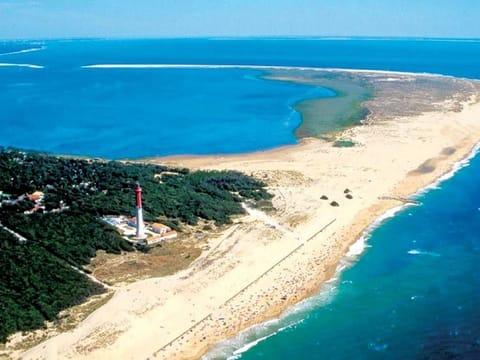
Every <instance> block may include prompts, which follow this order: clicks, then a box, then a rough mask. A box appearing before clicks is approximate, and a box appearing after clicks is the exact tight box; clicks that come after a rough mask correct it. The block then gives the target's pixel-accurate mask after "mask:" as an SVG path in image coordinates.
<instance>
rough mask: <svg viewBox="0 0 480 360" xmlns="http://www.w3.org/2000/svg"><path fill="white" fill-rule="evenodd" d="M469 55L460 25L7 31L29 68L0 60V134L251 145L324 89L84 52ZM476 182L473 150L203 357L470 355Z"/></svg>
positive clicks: (386, 61)
mask: <svg viewBox="0 0 480 360" xmlns="http://www.w3.org/2000/svg"><path fill="white" fill-rule="evenodd" d="M29 49H38V50H35V51H28V50H29ZM23 50H27V51H26V52H25V51H23ZM22 51H23V52H22ZM8 53H10V54H8ZM2 54H3V55H2ZM479 59H480V41H460V40H457V41H450V40H449V41H445V40H444V41H440V40H398V39H397V40H379V39H373V40H365V39H364V40H361V39H347V40H332V39H328V40H318V39H316V40H298V39H296V40H292V39H290V40H278V39H270V40H258V39H256V40H220V39H218V40H215V39H197V40H191V39H190V40H188V39H183V40H182V39H180V40H76V41H67V40H63V41H37V42H33V41H31V42H3V43H0V64H29V65H36V66H39V68H35V67H33V68H32V67H19V66H0V89H1V91H0V125H1V129H2V131H1V133H0V145H3V146H17V147H23V148H29V149H37V150H44V151H49V152H54V153H68V154H80V155H91V156H101V157H108V158H125V157H145V156H154V155H168V154H189V153H197V154H199V153H202V154H205V153H238V152H245V151H252V150H261V149H267V148H272V147H275V146H279V145H285V144H291V143H295V142H296V141H297V139H295V138H294V136H293V135H292V134H293V131H294V129H295V128H296V127H297V126H298V125H299V123H300V121H301V119H300V116H299V114H297V113H295V112H294V111H293V110H292V106H293V105H294V104H295V102H297V101H298V100H300V99H304V98H310V97H322V96H334V94H332V93H331V92H330V91H327V90H325V89H321V88H315V87H308V86H302V85H296V84H290V83H283V82H275V81H266V80H262V79H261V78H260V75H261V72H259V71H258V70H252V69H161V68H155V69H153V68H143V69H140V68H132V69H126V68H122V69H115V68H105V69H95V68H83V66H87V65H96V64H239V65H282V66H311V67H334V68H355V69H380V70H395V71H409V72H429V73H439V74H444V75H452V76H459V77H467V78H472V79H480V62H479ZM479 121H480V119H479ZM479 184H480V156H476V157H474V158H473V159H471V161H470V162H469V164H468V166H465V167H463V168H462V169H460V170H459V171H458V172H457V173H456V174H455V176H454V177H452V178H450V179H448V180H445V181H444V182H442V183H440V184H439V185H438V186H437V187H434V188H432V189H430V190H428V191H426V192H424V193H423V194H421V195H419V196H418V199H419V201H421V203H422V205H420V206H415V207H407V208H405V209H403V210H401V211H400V212H399V213H397V214H396V216H395V217H392V218H389V219H387V220H385V221H384V222H382V224H381V225H380V226H379V227H377V228H376V229H375V230H373V231H372V232H371V233H370V234H369V235H368V236H367V237H366V245H363V243H362V242H359V243H357V244H356V249H354V250H356V251H352V252H351V253H350V255H349V256H347V257H346V258H345V259H344V261H343V263H342V264H341V265H342V267H345V269H344V270H343V271H338V273H337V275H336V278H335V279H333V280H332V281H331V282H329V283H327V284H326V285H325V286H324V288H323V289H322V290H321V291H320V293H319V294H318V295H317V296H314V297H312V298H311V299H308V300H307V301H305V302H303V303H302V304H300V305H298V306H296V307H295V308H293V309H292V310H290V311H289V312H288V313H287V314H285V316H283V317H282V318H280V319H277V320H273V321H270V322H268V323H266V324H262V325H260V326H257V327H255V328H252V329H251V330H250V331H247V332H245V333H243V334H241V335H239V336H238V337H236V338H234V339H230V340H228V341H226V342H224V343H222V344H221V345H220V346H219V347H217V348H216V349H215V350H214V351H213V352H212V353H211V354H210V355H208V356H207V358H209V359H225V358H230V359H242V360H249V359H267V360H273V359H275V360H277V359H289V360H290V359H480V265H479V264H480V187H479ZM363 247H364V249H363ZM362 249H363V251H362Z"/></svg>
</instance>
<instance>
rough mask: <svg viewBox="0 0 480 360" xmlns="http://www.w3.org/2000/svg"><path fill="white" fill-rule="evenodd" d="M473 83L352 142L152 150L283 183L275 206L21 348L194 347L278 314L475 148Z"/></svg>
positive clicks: (52, 355) (191, 352) (479, 135)
mask: <svg viewBox="0 0 480 360" xmlns="http://www.w3.org/2000/svg"><path fill="white" fill-rule="evenodd" d="M385 76H388V78H389V79H392V78H393V79H395V77H396V76H397V75H395V74H387V75H385ZM409 76H410V77H412V76H413V75H409ZM389 81H393V80H389ZM472 89H474V90H471V92H470V93H469V95H468V96H463V97H462V96H456V97H454V98H452V97H449V98H448V99H444V100H443V101H442V102H441V103H439V104H437V105H436V107H435V109H434V110H429V111H427V112H425V111H423V112H420V113H415V114H410V113H408V114H407V115H404V116H401V115H396V116H394V117H393V116H392V117H390V118H388V119H386V120H382V118H381V117H380V118H379V115H378V113H375V114H372V116H373V118H374V119H375V121H367V122H366V125H363V126H357V127H354V128H351V129H348V130H345V131H344V132H343V133H342V134H340V136H341V138H345V139H347V138H348V139H349V140H351V141H353V142H354V143H355V144H356V145H355V146H353V147H334V146H332V143H331V142H326V141H323V140H319V139H314V138H309V139H304V140H302V142H301V144H299V145H295V146H289V147H285V148H280V149H276V150H272V151H265V152H258V153H253V154H247V155H238V156H207V157H172V158H163V159H155V160H149V161H151V162H155V163H161V164H167V165H174V166H185V167H189V168H192V169H234V170H240V171H243V172H245V173H247V174H252V175H254V176H255V177H257V178H259V179H261V180H263V181H265V182H266V183H267V184H268V185H269V190H270V191H271V192H272V193H273V194H275V197H274V199H273V204H274V207H275V208H276V211H275V212H273V213H269V214H265V213H262V212H260V211H257V210H252V209H248V211H249V214H248V215H246V216H244V217H242V218H241V219H238V220H237V221H236V222H235V223H234V224H233V225H232V226H231V227H230V228H229V229H228V230H226V231H225V233H224V234H223V235H222V236H221V237H219V238H217V239H214V240H212V241H211V244H209V245H210V249H209V250H206V251H204V253H203V254H202V255H201V256H200V257H199V258H198V259H197V260H196V261H195V262H194V263H193V264H192V265H191V266H190V267H189V268H188V269H186V270H184V271H181V272H179V273H177V274H175V275H173V276H168V277H164V278H154V279H148V280H143V281H139V282H136V283H133V284H130V285H127V286H124V287H121V288H119V289H118V290H116V292H115V295H114V296H113V298H112V299H111V300H110V301H109V302H108V303H107V304H106V305H104V306H103V307H101V308H100V309H98V310H97V311H95V312H94V313H92V314H91V315H90V316H89V317H88V318H87V319H86V320H84V321H83V322H82V323H81V324H80V325H79V326H78V327H77V328H76V329H74V330H72V331H70V332H67V333H63V334H60V335H58V336H56V337H53V338H51V339H49V340H47V341H46V342H43V343H41V344H39V345H37V346H35V347H34V348H32V349H30V350H28V351H26V352H25V353H23V354H21V357H22V358H24V359H147V358H148V359H198V358H200V357H201V355H202V354H204V353H205V352H206V351H208V349H209V348H210V347H211V346H212V345H214V344H215V343H217V342H218V341H220V340H222V339H225V338H228V337H230V336H233V335H235V334H237V333H238V332H240V331H241V330H243V329H246V328H247V327H249V326H251V325H253V324H256V323H259V322H262V321H266V320H267V319H269V318H272V317H276V316H278V315H280V314H281V313H282V312H283V311H285V310H286V309H287V308H288V307H289V306H291V305H292V304H295V303H297V302H299V301H300V300H302V299H304V298H306V297H308V296H310V295H312V294H314V293H316V292H317V291H318V290H319V288H320V286H321V285H322V284H323V283H324V282H325V281H326V280H328V279H329V278H330V277H331V276H332V275H333V274H334V272H335V269H336V267H337V265H338V264H339V262H340V260H341V259H342V257H344V255H345V253H346V252H347V251H348V249H349V246H350V245H351V244H353V243H354V242H355V241H356V240H357V239H358V238H359V237H360V236H361V235H362V233H363V231H364V230H365V229H366V228H367V227H368V225H369V224H371V223H372V222H373V221H374V220H375V219H376V218H378V217H379V216H380V215H382V214H383V213H385V212H386V211H387V210H388V209H391V208H393V207H397V206H399V205H402V201H401V199H400V198H405V197H408V196H409V195H411V194H412V193H414V192H416V191H417V190H419V189H421V188H423V187H425V186H426V185H428V184H430V183H432V182H433V181H434V180H435V179H437V178H439V177H440V176H441V175H442V174H444V173H446V172H448V171H449V170H450V169H451V168H452V165H453V164H454V163H456V162H458V161H460V160H461V159H463V158H465V156H467V154H469V153H470V152H471V151H472V148H473V146H474V145H475V144H476V143H477V142H478V141H479V140H480V103H478V102H477V97H476V95H478V94H477V93H478V90H477V86H476V85H475V86H472ZM472 94H473V95H472ZM463 95H465V94H463ZM478 100H480V96H479V97H478ZM452 101H453V102H455V106H452ZM387 105H388V103H387ZM387 105H385V106H387ZM376 106H379V107H381V104H378V103H376ZM405 106H406V107H408V102H406V103H405ZM406 113H407V112H406ZM375 115H376V117H375ZM239 141H241V139H239ZM347 189H348V194H350V195H351V196H352V198H351V199H348V198H347V197H346V193H345V191H346V190H347ZM323 195H325V196H326V197H328V200H323V199H321V197H322V196H323ZM395 198H398V199H397V200H395ZM332 201H336V202H337V203H338V205H339V206H331V202H332Z"/></svg>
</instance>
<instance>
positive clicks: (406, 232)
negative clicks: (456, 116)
mask: <svg viewBox="0 0 480 360" xmlns="http://www.w3.org/2000/svg"><path fill="white" fill-rule="evenodd" d="M479 168H480V157H479V156H477V157H475V158H474V159H473V160H472V161H471V163H470V165H469V166H468V167H465V168H463V169H461V170H460V171H459V172H458V173H457V174H456V175H455V176H454V177H453V178H450V179H448V180H446V181H444V182H442V183H441V184H440V185H439V186H436V187H434V188H432V189H430V190H429V191H428V192H426V193H424V194H422V195H419V196H418V200H419V201H420V202H421V203H422V205H421V206H414V207H407V208H404V209H403V210H401V211H400V212H399V213H397V215H396V216H395V217H393V218H389V219H387V220H386V221H384V222H383V224H382V225H381V226H380V227H378V228H376V229H375V230H374V231H373V232H372V233H371V235H370V236H369V238H368V240H367V243H366V244H367V245H366V247H365V250H364V252H363V253H362V254H361V257H357V256H350V257H348V256H347V257H346V258H345V259H344V262H343V263H342V264H341V266H342V267H343V266H346V267H347V269H346V270H344V271H343V272H339V273H337V278H336V279H334V280H333V281H332V282H330V283H329V284H327V285H326V286H325V288H324V289H323V290H322V291H321V293H320V294H319V295H318V296H316V297H313V298H311V299H309V300H308V301H306V302H304V303H302V304H300V305H299V306H297V307H296V308H294V309H293V310H291V311H290V312H289V313H288V314H287V315H286V316H285V317H283V318H281V319H279V320H276V321H272V322H270V323H267V324H264V325H261V326H258V327H256V328H254V329H252V330H251V331H249V332H246V333H244V334H242V335H241V336H239V337H237V338H235V339H231V340H229V341H227V342H226V343H223V344H221V346H219V347H218V348H217V349H215V351H214V352H212V353H211V354H210V355H209V356H208V357H207V358H208V359H223V358H230V359H242V360H248V359H479V358H480V266H479V263H480V187H479V184H480V172H479V171H478V169H479ZM356 245H357V248H358V247H359V246H360V247H362V245H361V241H360V242H359V243H357V244H356ZM257 341H258V344H256V345H255V346H253V345H254V344H255V343H256V342H257ZM250 346H252V347H251V348H249V347H250Z"/></svg>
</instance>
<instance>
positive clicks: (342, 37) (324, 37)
mask: <svg viewBox="0 0 480 360" xmlns="http://www.w3.org/2000/svg"><path fill="white" fill-rule="evenodd" d="M75 40H78V41H82V40H216V41H222V40H227V41H228V40H339V41H342V40H345V41H347V40H367V41H368V40H371V41H375V40H393V41H395V40H397V41H398V40H414V41H480V37H455V36H452V37H445V36H400V35H399V36H383V35H375V36H369V35H351V36H350V35H247V36H234V35H210V36H200V35H199V36H195V35H192V36H131V37H129V36H72V37H44V38H42V37H39V38H33V37H32V38H30V37H25V38H0V41H19V42H22V41H75Z"/></svg>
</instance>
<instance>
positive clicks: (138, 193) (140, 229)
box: [135, 182, 145, 239]
mask: <svg viewBox="0 0 480 360" xmlns="http://www.w3.org/2000/svg"><path fill="white" fill-rule="evenodd" d="M135 200H136V206H135V216H136V218H137V219H136V223H137V233H136V235H135V237H136V238H137V239H143V238H144V237H145V231H144V230H145V225H144V224H143V210H142V188H141V187H140V184H139V183H138V182H137V183H136V184H135Z"/></svg>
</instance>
